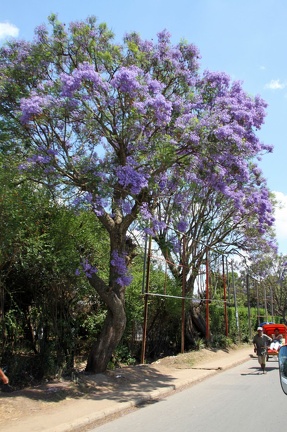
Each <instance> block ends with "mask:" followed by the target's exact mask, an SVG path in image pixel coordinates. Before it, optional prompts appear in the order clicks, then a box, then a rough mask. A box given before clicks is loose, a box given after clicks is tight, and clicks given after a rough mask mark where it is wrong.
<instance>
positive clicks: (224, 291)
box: [222, 256, 228, 337]
mask: <svg viewBox="0 0 287 432" xmlns="http://www.w3.org/2000/svg"><path fill="white" fill-rule="evenodd" d="M222 279H223V299H224V321H225V336H226V337H227V336H228V316H227V304H226V277H225V270H224V256H222Z"/></svg>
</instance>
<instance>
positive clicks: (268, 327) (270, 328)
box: [262, 324, 287, 360]
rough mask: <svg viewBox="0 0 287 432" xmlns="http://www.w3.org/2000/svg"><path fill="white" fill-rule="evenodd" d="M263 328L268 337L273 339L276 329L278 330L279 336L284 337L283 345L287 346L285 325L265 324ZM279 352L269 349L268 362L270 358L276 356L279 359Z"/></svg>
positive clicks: (286, 328)
mask: <svg viewBox="0 0 287 432" xmlns="http://www.w3.org/2000/svg"><path fill="white" fill-rule="evenodd" d="M262 328H263V333H265V334H267V336H269V337H271V338H273V337H274V334H275V329H278V331H279V334H282V336H283V338H282V341H281V345H285V343H286V342H287V326H286V325H285V324H263V325H262ZM279 349H280V348H279ZM278 352H279V350H276V349H271V348H270V347H268V350H267V360H269V358H270V357H274V356H276V359H277V358H278Z"/></svg>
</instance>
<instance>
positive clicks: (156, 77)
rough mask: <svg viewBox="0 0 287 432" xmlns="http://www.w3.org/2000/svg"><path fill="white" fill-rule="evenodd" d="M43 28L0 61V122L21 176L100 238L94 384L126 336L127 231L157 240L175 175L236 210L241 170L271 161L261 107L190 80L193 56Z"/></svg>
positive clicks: (228, 89)
mask: <svg viewBox="0 0 287 432" xmlns="http://www.w3.org/2000/svg"><path fill="white" fill-rule="evenodd" d="M49 22H50V24H51V26H52V31H51V34H49V32H48V30H47V29H46V28H45V27H40V28H38V29H37V30H36V39H35V41H34V42H32V43H25V42H18V41H16V42H11V43H9V44H8V45H6V46H5V47H3V48H2V49H1V53H0V74H1V89H0V94H1V106H0V115H1V116H2V118H3V122H5V121H6V122H8V121H10V122H11V121H12V122H13V124H14V125H15V127H14V129H15V131H16V129H17V128H16V125H17V127H19V130H21V135H20V136H19V135H18V137H19V140H22V139H23V145H24V144H26V146H27V143H28V147H29V152H31V151H32V152H33V156H30V157H29V158H28V159H27V160H26V161H24V162H23V164H22V169H23V170H25V171H26V175H29V176H30V178H33V179H34V180H36V181H41V182H42V183H43V184H46V185H47V186H48V187H49V188H50V189H53V191H54V193H55V194H56V193H57V194H58V195H61V196H62V199H65V200H66V202H69V203H70V204H72V203H73V204H74V205H76V201H75V198H76V197H77V203H78V204H79V203H80V202H81V203H83V202H85V203H86V204H88V205H90V207H91V209H92V210H93V211H94V213H95V215H96V216H97V218H98V220H99V222H100V223H101V225H102V227H103V229H104V230H105V231H106V232H107V233H108V236H109V242H110V266H109V277H108V279H107V280H106V279H105V278H104V277H103V275H102V274H101V272H100V269H99V268H98V263H97V262H94V261H93V262H92V261H91V262H89V263H86V264H87V265H86V266H85V270H86V272H87V275H88V276H89V283H90V284H91V286H92V287H93V288H94V289H95V290H96V292H97V293H98V295H99V297H100V298H101V300H102V301H103V302H104V303H105V304H106V306H107V315H106V320H105V323H104V325H103V328H102V332H101V334H100V335H99V336H98V338H97V340H96V342H95V343H94V345H93V347H92V349H91V352H90V355H89V358H88V363H87V370H88V371H91V372H102V371H104V370H105V369H106V367H107V364H108V361H109V359H110V358H111V355H112V353H113V351H114V349H115V348H116V346H117V345H118V343H119V341H120V340H121V338H122V335H123V332H124V329H125V326H126V314H125V290H126V287H127V286H128V285H129V283H130V281H131V278H130V275H129V272H128V266H129V263H130V262H131V260H132V258H133V256H134V252H135V246H134V245H133V244H132V242H131V241H130V239H129V237H128V236H127V233H128V229H131V228H132V226H133V224H134V222H135V221H136V220H137V218H138V217H139V215H141V217H142V218H143V219H144V220H145V221H146V223H147V226H149V227H150V228H151V229H152V230H153V231H154V232H155V231H156V230H157V228H158V227H159V226H160V225H161V222H158V221H157V220H156V218H154V217H153V215H152V209H153V208H154V206H155V205H156V203H158V202H159V201H160V200H161V199H162V198H163V197H165V196H166V195H167V194H169V190H170V187H172V188H175V189H176V188H177V187H178V185H180V184H181V178H182V175H183V173H185V181H191V182H194V183H197V184H199V185H202V186H203V187H212V188H213V189H214V190H217V191H221V192H222V194H223V195H224V196H225V197H228V198H230V199H231V200H232V202H233V204H234V205H235V206H236V207H238V208H240V207H244V205H245V204H246V197H245V193H244V190H243V188H242V186H243V185H244V184H245V183H246V182H247V181H248V178H249V175H250V170H249V169H248V166H249V164H250V160H251V159H254V158H256V157H258V156H259V155H260V154H261V153H262V152H266V151H270V148H269V147H267V146H264V145H263V144H262V143H260V141H259V139H258V138H257V136H256V130H257V129H259V128H260V126H261V124H262V122H263V119H264V115H265V106H266V104H265V103H264V101H262V99H261V98H260V97H255V98H251V97H250V96H248V95H247V94H246V93H245V92H244V91H243V89H242V87H241V85H240V83H238V82H235V83H232V82H231V80H230V78H229V77H228V76H226V75H225V74H223V73H212V72H205V73H203V75H202V76H200V75H199V72H198V57H199V54H198V50H197V49H196V47H194V46H193V45H189V44H187V43H186V42H184V41H182V42H180V43H179V44H177V45H172V44H171V42H170V35H169V34H168V32H167V31H163V32H161V33H159V34H158V40H157V43H154V42H153V41H144V40H141V38H140V37H139V35H137V34H136V33H132V34H130V35H127V36H126V37H125V38H124V41H123V44H122V45H119V44H117V43H113V42H112V37H113V35H112V33H111V32H110V31H109V30H108V29H107V27H106V25H105V24H100V25H97V23H96V20H95V19H94V18H89V19H87V21H86V22H77V23H71V24H70V25H69V27H66V26H65V25H63V24H62V23H60V22H59V21H58V20H57V18H56V16H54V15H53V16H51V17H50V19H49ZM5 119H7V120H5ZM24 151H25V147H24V146H23V152H24ZM256 169H257V168H256V166H254V167H253V169H252V170H253V172H254V173H255V171H256ZM187 173H188V175H187ZM257 200H258V209H259V210H260V219H259V220H258V229H263V230H264V229H265V227H266V224H267V225H270V224H272V222H273V217H272V209H271V206H270V203H269V201H268V196H266V195H265V194H261V195H260V194H259V195H258V197H257Z"/></svg>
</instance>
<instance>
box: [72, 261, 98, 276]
mask: <svg viewBox="0 0 287 432" xmlns="http://www.w3.org/2000/svg"><path fill="white" fill-rule="evenodd" d="M81 267H82V271H83V272H84V274H85V275H86V276H87V277H88V278H91V277H92V275H93V274H94V273H97V272H98V269H97V268H96V267H94V266H93V265H91V264H90V263H89V262H88V260H87V259H86V260H84V261H83V262H82V263H81ZM80 274H81V271H80V269H77V270H76V275H77V276H79V275H80Z"/></svg>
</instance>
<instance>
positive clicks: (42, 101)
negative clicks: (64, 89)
mask: <svg viewBox="0 0 287 432" xmlns="http://www.w3.org/2000/svg"><path fill="white" fill-rule="evenodd" d="M54 102H55V101H54V99H53V97H52V96H50V95H39V94H36V93H34V94H31V96H30V97H29V98H23V99H21V103H20V108H21V111H22V116H21V121H22V122H23V123H28V122H29V121H31V120H33V119H34V117H37V116H40V115H41V114H42V113H43V111H44V109H47V108H49V107H51V106H52V105H53V103H54Z"/></svg>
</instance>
